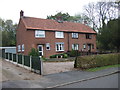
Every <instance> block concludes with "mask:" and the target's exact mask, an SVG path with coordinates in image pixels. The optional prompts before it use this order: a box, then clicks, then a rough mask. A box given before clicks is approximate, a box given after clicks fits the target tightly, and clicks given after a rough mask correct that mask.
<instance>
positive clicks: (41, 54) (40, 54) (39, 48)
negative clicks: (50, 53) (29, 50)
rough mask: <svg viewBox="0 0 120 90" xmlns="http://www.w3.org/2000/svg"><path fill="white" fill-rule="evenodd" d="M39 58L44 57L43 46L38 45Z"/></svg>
mask: <svg viewBox="0 0 120 90" xmlns="http://www.w3.org/2000/svg"><path fill="white" fill-rule="evenodd" d="M38 52H39V56H43V45H38Z"/></svg>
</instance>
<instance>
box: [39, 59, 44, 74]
mask: <svg viewBox="0 0 120 90" xmlns="http://www.w3.org/2000/svg"><path fill="white" fill-rule="evenodd" d="M40 64H41V65H40V66H41V67H40V75H43V61H42V60H41V58H40Z"/></svg>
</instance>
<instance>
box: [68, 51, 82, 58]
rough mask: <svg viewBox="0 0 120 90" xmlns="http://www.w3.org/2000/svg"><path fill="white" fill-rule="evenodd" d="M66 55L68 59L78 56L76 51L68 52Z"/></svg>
mask: <svg viewBox="0 0 120 90" xmlns="http://www.w3.org/2000/svg"><path fill="white" fill-rule="evenodd" d="M68 55H69V56H70V57H76V56H79V55H80V52H79V51H78V50H72V51H70V52H68Z"/></svg>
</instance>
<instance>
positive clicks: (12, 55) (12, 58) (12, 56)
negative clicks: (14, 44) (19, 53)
mask: <svg viewBox="0 0 120 90" xmlns="http://www.w3.org/2000/svg"><path fill="white" fill-rule="evenodd" d="M12 62H13V53H12Z"/></svg>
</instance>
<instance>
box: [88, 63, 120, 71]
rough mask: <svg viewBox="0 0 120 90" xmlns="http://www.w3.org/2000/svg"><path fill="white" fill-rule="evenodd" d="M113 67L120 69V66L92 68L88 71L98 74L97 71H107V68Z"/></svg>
mask: <svg viewBox="0 0 120 90" xmlns="http://www.w3.org/2000/svg"><path fill="white" fill-rule="evenodd" d="M112 67H120V64H117V65H109V66H103V67H96V68H90V69H86V71H89V72H96V71H100V70H103V69H107V68H112Z"/></svg>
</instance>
